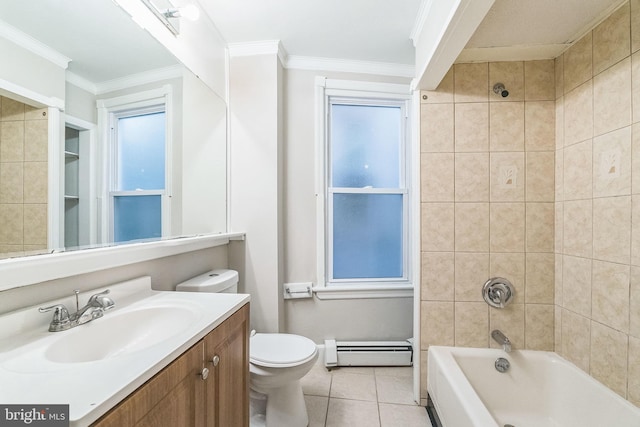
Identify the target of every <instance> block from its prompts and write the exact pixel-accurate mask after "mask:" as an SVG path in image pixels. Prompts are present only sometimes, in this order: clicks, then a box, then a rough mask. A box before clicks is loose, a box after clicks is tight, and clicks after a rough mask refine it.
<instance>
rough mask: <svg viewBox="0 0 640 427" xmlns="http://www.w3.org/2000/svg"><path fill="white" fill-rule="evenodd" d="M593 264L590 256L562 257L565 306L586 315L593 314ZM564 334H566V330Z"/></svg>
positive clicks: (563, 300)
mask: <svg viewBox="0 0 640 427" xmlns="http://www.w3.org/2000/svg"><path fill="white" fill-rule="evenodd" d="M591 265H592V261H591V259H589V258H577V257H572V256H567V255H565V256H564V257H563V258H562V266H563V272H562V302H563V304H564V308H566V309H568V310H571V311H572V312H575V313H578V314H580V315H582V316H585V317H590V316H591ZM562 335H563V336H565V335H564V332H563V334H562ZM563 341H564V339H563Z"/></svg>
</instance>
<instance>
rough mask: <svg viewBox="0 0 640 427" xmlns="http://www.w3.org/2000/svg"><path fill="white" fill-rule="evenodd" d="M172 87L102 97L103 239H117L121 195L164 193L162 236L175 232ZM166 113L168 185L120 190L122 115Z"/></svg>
mask: <svg viewBox="0 0 640 427" xmlns="http://www.w3.org/2000/svg"><path fill="white" fill-rule="evenodd" d="M172 92H173V91H172V87H171V85H165V86H163V87H162V88H159V89H153V90H148V91H144V92H137V93H133V94H129V95H124V96H119V97H116V98H109V99H103V100H99V101H98V112H99V113H98V124H99V127H100V129H101V135H103V141H104V143H103V147H102V154H103V161H102V164H103V165H104V167H103V169H104V173H103V175H102V188H103V190H102V197H101V199H102V200H101V203H100V204H101V209H100V210H101V221H100V222H101V233H100V234H101V239H102V242H103V243H113V241H114V230H113V209H114V197H117V196H148V195H160V196H161V199H160V200H161V212H162V214H161V218H162V237H163V238H164V237H167V236H171V197H172V189H171V182H172V173H171V171H172V170H173V168H172V152H173V148H172V147H173V130H172V128H173V126H172V123H173V111H172V110H173V105H172V98H173V97H172ZM160 111H164V113H165V188H164V190H145V191H116V190H115V176H116V173H117V169H116V168H117V163H116V159H117V156H116V154H117V153H116V145H117V144H116V141H117V132H116V127H117V121H118V119H119V118H121V117H127V116H130V115H131V112H135V113H136V114H150V113H154V112H160Z"/></svg>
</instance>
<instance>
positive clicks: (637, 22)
mask: <svg viewBox="0 0 640 427" xmlns="http://www.w3.org/2000/svg"><path fill="white" fill-rule="evenodd" d="M629 3H630V5H631V52H635V51H637V50H638V49H640V0H631V1H630V2H629Z"/></svg>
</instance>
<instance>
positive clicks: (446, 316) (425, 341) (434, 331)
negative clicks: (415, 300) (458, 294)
mask: <svg viewBox="0 0 640 427" xmlns="http://www.w3.org/2000/svg"><path fill="white" fill-rule="evenodd" d="M420 314H421V318H422V323H421V326H420V333H421V335H422V340H421V348H422V350H428V349H429V346H431V345H454V336H453V325H454V318H453V302H432V301H423V302H422V303H421V304H420Z"/></svg>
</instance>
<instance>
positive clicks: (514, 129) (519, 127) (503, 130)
mask: <svg viewBox="0 0 640 427" xmlns="http://www.w3.org/2000/svg"><path fill="white" fill-rule="evenodd" d="M489 148H490V150H491V151H523V150H524V102H499V103H491V104H490V107H489Z"/></svg>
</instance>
